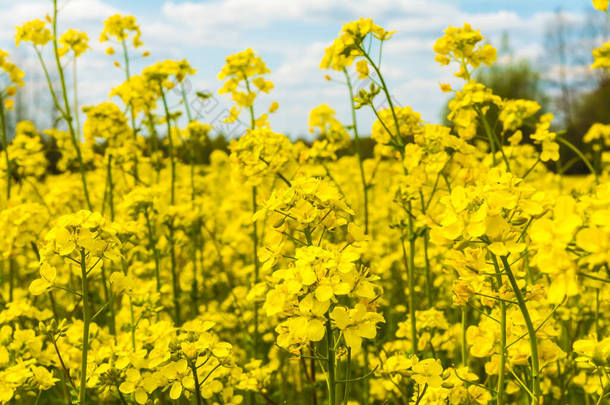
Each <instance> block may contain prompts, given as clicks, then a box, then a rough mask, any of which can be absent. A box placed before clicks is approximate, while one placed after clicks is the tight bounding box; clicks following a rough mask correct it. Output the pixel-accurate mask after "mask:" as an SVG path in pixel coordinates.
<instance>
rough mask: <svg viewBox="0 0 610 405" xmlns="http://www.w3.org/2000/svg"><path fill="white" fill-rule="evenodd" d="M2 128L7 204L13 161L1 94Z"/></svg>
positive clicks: (9, 196) (0, 122)
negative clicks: (9, 153)
mask: <svg viewBox="0 0 610 405" xmlns="http://www.w3.org/2000/svg"><path fill="white" fill-rule="evenodd" d="M0 126H1V127H2V128H1V129H2V149H4V157H5V159H6V203H7V204H8V202H9V200H10V199H11V159H10V158H9V156H8V137H7V135H6V118H5V115H4V99H3V97H2V94H0Z"/></svg>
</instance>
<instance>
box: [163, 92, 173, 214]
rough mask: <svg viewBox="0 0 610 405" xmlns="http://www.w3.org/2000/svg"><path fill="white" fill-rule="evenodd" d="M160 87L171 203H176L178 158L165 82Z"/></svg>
mask: <svg viewBox="0 0 610 405" xmlns="http://www.w3.org/2000/svg"><path fill="white" fill-rule="evenodd" d="M159 89H160V91H161V99H162V100H163V110H164V111H165V122H166V123H167V141H168V145H169V152H168V153H169V160H170V170H171V200H170V204H171V205H174V203H175V201H176V195H175V194H176V193H175V188H176V160H175V158H174V141H173V139H172V124H171V117H170V114H169V108H168V107H167V100H166V98H165V92H164V91H163V83H159Z"/></svg>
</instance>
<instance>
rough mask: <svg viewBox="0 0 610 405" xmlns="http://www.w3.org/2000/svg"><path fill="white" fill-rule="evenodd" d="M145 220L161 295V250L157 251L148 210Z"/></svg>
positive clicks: (145, 212) (145, 211)
mask: <svg viewBox="0 0 610 405" xmlns="http://www.w3.org/2000/svg"><path fill="white" fill-rule="evenodd" d="M144 219H146V228H147V229H148V244H149V246H150V249H152V251H153V256H154V259H155V280H156V281H157V292H158V293H161V276H160V274H159V273H160V272H159V249H157V245H156V243H155V238H154V235H153V229H152V223H151V221H150V214H149V213H148V209H144Z"/></svg>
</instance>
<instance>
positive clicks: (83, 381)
mask: <svg viewBox="0 0 610 405" xmlns="http://www.w3.org/2000/svg"><path fill="white" fill-rule="evenodd" d="M85 260H86V256H85V250H84V249H83V248H81V251H80V267H81V280H82V287H81V288H82V298H83V348H82V353H81V358H82V361H81V378H80V394H79V403H80V405H85V404H86V403H87V353H88V351H89V288H88V285H87V263H86V261H85Z"/></svg>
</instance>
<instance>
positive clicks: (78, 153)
mask: <svg viewBox="0 0 610 405" xmlns="http://www.w3.org/2000/svg"><path fill="white" fill-rule="evenodd" d="M57 40H58V36H57V0H53V51H54V54H55V63H56V65H57V72H58V74H59V81H60V83H61V91H62V95H63V100H64V109H63V110H62V112H63V119H64V121H66V123H67V124H68V129H69V130H70V135H71V138H72V144H73V145H74V149H75V150H76V157H77V160H78V166H79V170H80V176H81V181H82V183H83V193H84V194H85V200H86V202H87V207H88V209H89V211H93V205H92V204H91V199H90V197H89V189H88V188H87V177H86V175H85V165H84V163H83V156H82V153H81V150H80V145H79V140H78V139H77V137H76V131H75V130H74V125H73V124H72V120H73V118H72V117H71V116H70V111H71V110H70V102H69V101H68V91H67V89H66V79H65V77H64V70H63V67H62V65H61V61H60V58H59V47H58V45H57Z"/></svg>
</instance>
